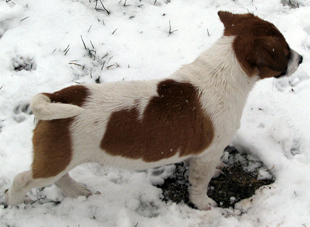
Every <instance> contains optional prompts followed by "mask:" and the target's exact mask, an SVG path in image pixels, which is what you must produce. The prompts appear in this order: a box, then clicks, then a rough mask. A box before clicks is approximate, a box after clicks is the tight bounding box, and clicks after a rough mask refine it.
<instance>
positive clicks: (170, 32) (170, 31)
mask: <svg viewBox="0 0 310 227" xmlns="http://www.w3.org/2000/svg"><path fill="white" fill-rule="evenodd" d="M176 31H178V30H173V31H172V30H171V22H170V20H169V35H171V34H172V33H174V32H176ZM169 35H168V36H169Z"/></svg>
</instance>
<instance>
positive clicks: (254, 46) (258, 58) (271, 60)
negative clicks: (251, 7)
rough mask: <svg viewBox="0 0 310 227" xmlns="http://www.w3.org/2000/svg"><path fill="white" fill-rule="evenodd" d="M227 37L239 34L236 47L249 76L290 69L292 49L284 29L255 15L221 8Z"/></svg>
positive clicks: (271, 73)
mask: <svg viewBox="0 0 310 227" xmlns="http://www.w3.org/2000/svg"><path fill="white" fill-rule="evenodd" d="M218 14H219V17H220V19H221V21H222V22H223V24H224V27H225V31H224V35H226V36H236V38H235V40H234V43H233V48H234V51H235V53H236V57H237V59H238V61H239V62H240V64H241V66H242V67H243V69H244V70H245V71H246V72H247V74H248V75H249V76H252V75H254V74H255V73H257V71H258V73H259V76H260V77H261V78H266V77H274V76H277V75H279V74H281V73H284V72H286V70H287V65H288V61H289V58H290V48H289V46H288V44H287V43H286V41H285V38H284V37H283V35H282V34H281V33H280V31H279V30H278V29H277V28H276V27H275V26H274V25H273V24H271V23H269V22H268V21H264V20H262V19H260V18H258V17H256V16H254V15H253V14H232V13H229V12H224V11H220V12H219V13H218Z"/></svg>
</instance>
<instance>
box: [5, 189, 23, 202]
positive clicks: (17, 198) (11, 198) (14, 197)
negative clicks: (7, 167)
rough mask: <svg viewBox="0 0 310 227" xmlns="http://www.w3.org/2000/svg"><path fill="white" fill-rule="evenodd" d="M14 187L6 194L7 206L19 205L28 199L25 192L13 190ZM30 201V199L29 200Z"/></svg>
mask: <svg viewBox="0 0 310 227" xmlns="http://www.w3.org/2000/svg"><path fill="white" fill-rule="evenodd" d="M11 191H12V189H10V190H7V191H6V193H5V196H4V205H5V206H17V205H18V204H21V203H24V202H25V201H26V200H25V199H26V197H25V194H24V193H19V192H15V193H12V192H11ZM27 201H28V200H27Z"/></svg>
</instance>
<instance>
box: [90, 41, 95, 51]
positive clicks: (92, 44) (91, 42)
mask: <svg viewBox="0 0 310 227" xmlns="http://www.w3.org/2000/svg"><path fill="white" fill-rule="evenodd" d="M89 42H90V44H91V46H92V47H93V49H95V47H94V45H93V43H92V42H91V40H89Z"/></svg>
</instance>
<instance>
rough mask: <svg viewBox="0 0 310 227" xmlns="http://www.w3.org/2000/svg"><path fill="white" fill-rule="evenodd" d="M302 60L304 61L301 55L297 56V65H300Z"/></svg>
mask: <svg viewBox="0 0 310 227" xmlns="http://www.w3.org/2000/svg"><path fill="white" fill-rule="evenodd" d="M303 59H304V58H303V57H302V56H301V55H299V60H298V64H299V65H300V64H301V63H302V61H303Z"/></svg>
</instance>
